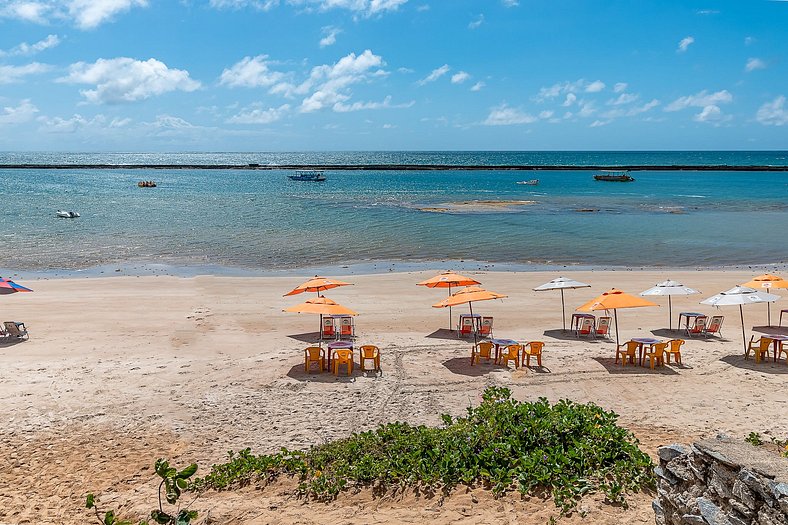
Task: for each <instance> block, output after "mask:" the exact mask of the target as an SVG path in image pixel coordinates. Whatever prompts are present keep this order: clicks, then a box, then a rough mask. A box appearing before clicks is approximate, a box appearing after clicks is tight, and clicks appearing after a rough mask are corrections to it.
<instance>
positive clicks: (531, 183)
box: [517, 179, 539, 186]
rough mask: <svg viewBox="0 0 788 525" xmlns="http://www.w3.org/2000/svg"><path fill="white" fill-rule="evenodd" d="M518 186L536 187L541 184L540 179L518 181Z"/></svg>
mask: <svg viewBox="0 0 788 525" xmlns="http://www.w3.org/2000/svg"><path fill="white" fill-rule="evenodd" d="M517 184H524V185H526V186H536V185H537V184H539V179H531V180H518V181H517Z"/></svg>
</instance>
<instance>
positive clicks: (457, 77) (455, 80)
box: [451, 71, 471, 84]
mask: <svg viewBox="0 0 788 525" xmlns="http://www.w3.org/2000/svg"><path fill="white" fill-rule="evenodd" d="M469 78H471V75H470V74H468V73H466V72H465V71H459V72H457V73H455V74H453V75H452V76H451V83H452V84H462V83H463V82H465V81H466V80H468V79H469Z"/></svg>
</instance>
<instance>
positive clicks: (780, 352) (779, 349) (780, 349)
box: [774, 341, 788, 365]
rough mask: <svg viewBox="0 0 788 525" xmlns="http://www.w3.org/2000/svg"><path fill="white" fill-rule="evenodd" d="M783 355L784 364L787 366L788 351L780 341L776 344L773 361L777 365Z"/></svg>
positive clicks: (783, 342)
mask: <svg viewBox="0 0 788 525" xmlns="http://www.w3.org/2000/svg"><path fill="white" fill-rule="evenodd" d="M783 354H785V364H786V365H788V349H786V348H785V341H780V342H779V343H778V344H777V355H776V356H775V358H774V360H775V361H777V362H778V363H779V362H780V359H781V358H782V356H783Z"/></svg>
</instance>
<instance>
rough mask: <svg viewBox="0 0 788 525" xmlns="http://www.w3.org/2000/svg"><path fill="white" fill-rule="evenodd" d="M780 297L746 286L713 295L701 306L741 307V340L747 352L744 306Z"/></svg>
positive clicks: (702, 302)
mask: <svg viewBox="0 0 788 525" xmlns="http://www.w3.org/2000/svg"><path fill="white" fill-rule="evenodd" d="M779 298H780V296H779V295H774V294H770V293H766V292H759V291H758V290H755V289H753V288H748V287H746V286H735V287H733V288H731V289H730V290H727V291H725V292H720V293H718V294H717V295H713V296H711V297H709V298H708V299H704V300H703V301H701V302H700V304H708V305H711V306H737V305H738V307H739V316H740V317H741V338H742V342H743V343H744V351H745V352H747V337H746V336H745V335H744V310H743V308H742V306H744V305H745V304H755V303H773V302H774V301H776V300H777V299H779Z"/></svg>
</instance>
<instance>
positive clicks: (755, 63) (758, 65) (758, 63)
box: [744, 58, 766, 73]
mask: <svg viewBox="0 0 788 525" xmlns="http://www.w3.org/2000/svg"><path fill="white" fill-rule="evenodd" d="M756 69H766V62H764V61H763V60H761V59H760V58H749V59H747V64H746V65H745V66H744V70H745V71H747V72H748V73H749V72H750V71H755V70H756Z"/></svg>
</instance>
